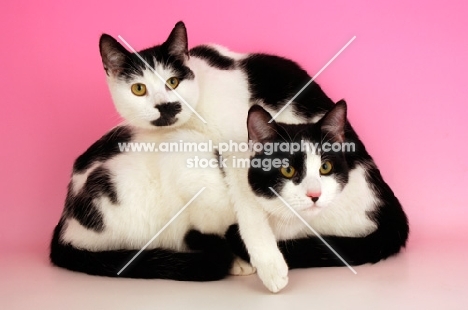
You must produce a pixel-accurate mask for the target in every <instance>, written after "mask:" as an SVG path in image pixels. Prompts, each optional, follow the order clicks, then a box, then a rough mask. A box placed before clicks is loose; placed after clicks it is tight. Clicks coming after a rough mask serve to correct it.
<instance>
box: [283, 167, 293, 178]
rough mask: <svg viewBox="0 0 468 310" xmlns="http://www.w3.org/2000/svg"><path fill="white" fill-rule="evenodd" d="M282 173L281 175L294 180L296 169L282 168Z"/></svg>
mask: <svg viewBox="0 0 468 310" xmlns="http://www.w3.org/2000/svg"><path fill="white" fill-rule="evenodd" d="M280 171H281V174H282V175H283V176H284V177H285V178H287V179H290V178H292V177H293V176H294V175H295V174H296V169H294V167H293V166H288V167H281V169H280Z"/></svg>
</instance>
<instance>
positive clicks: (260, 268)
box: [253, 253, 288, 293]
mask: <svg viewBox="0 0 468 310" xmlns="http://www.w3.org/2000/svg"><path fill="white" fill-rule="evenodd" d="M253 264H254V266H256V267H257V273H258V276H259V277H260V279H261V280H262V282H263V284H264V285H265V286H266V287H267V288H268V289H269V290H270V292H273V293H277V292H279V291H281V290H282V289H283V288H284V287H285V286H286V285H287V284H288V265H287V264H286V262H285V261H284V258H283V255H281V253H278V255H271V256H264V257H262V258H261V259H257V260H256V261H255V262H253Z"/></svg>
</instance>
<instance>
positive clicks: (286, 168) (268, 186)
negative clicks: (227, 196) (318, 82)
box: [247, 101, 349, 219]
mask: <svg viewBox="0 0 468 310" xmlns="http://www.w3.org/2000/svg"><path fill="white" fill-rule="evenodd" d="M270 120H271V115H270V114H269V113H268V112H267V111H265V110H264V109H263V108H262V107H260V106H258V105H257V106H253V107H252V108H251V109H250V110H249V115H248V120H247V127H248V132H249V140H250V141H251V142H252V143H253V144H254V145H255V144H257V145H262V146H263V149H261V150H260V148H256V147H254V150H255V151H256V153H255V154H254V155H253V156H252V157H251V166H250V168H249V171H248V181H249V184H250V187H251V188H252V190H253V191H254V193H255V194H256V195H257V196H258V197H259V201H260V203H261V204H262V205H263V207H264V209H265V210H266V211H267V212H269V213H271V214H272V215H276V216H279V217H282V218H286V219H287V218H292V217H295V215H294V214H293V213H292V211H291V210H289V208H288V207H286V206H285V205H284V203H283V202H282V201H281V200H280V199H279V198H278V197H277V195H276V194H275V192H276V193H277V194H279V195H280V196H281V197H282V198H283V199H284V200H285V201H286V202H287V203H288V204H289V205H290V206H291V207H292V208H294V209H295V210H296V211H297V212H298V213H299V214H300V215H301V216H303V217H304V218H310V217H312V216H314V215H316V214H317V213H318V212H320V211H321V210H322V209H324V208H327V207H329V206H330V205H332V204H333V201H334V199H335V198H336V197H337V196H338V195H339V194H340V193H341V191H342V190H343V188H344V186H345V185H346V183H347V181H348V172H349V168H348V165H347V163H346V159H345V154H344V152H343V149H342V148H341V149H340V150H338V146H340V147H341V146H342V143H343V142H344V140H345V134H344V133H345V124H346V103H345V102H344V101H341V102H339V103H337V104H336V105H335V107H334V108H333V109H332V110H330V111H329V112H328V113H327V114H325V116H324V117H323V118H322V119H321V120H320V121H318V122H317V123H315V124H312V123H310V124H295V125H290V124H282V123H276V122H275V121H272V122H271V123H269V121H270ZM288 145H289V147H288ZM299 146H300V148H299ZM332 146H333V147H334V148H333V147H332ZM298 148H299V149H298ZM258 150H260V151H258ZM275 162H276V164H275ZM268 168H269V169H268ZM272 189H273V190H274V191H272ZM273 201H274V203H272V202H273Z"/></svg>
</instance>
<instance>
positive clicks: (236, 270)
mask: <svg viewBox="0 0 468 310" xmlns="http://www.w3.org/2000/svg"><path fill="white" fill-rule="evenodd" d="M256 271H257V269H255V267H253V266H252V265H251V264H249V263H247V262H246V261H245V260H243V259H241V258H240V257H236V258H235V259H234V263H233V264H232V267H231V269H230V270H229V274H230V275H234V276H248V275H251V274H254V273H255V272H256Z"/></svg>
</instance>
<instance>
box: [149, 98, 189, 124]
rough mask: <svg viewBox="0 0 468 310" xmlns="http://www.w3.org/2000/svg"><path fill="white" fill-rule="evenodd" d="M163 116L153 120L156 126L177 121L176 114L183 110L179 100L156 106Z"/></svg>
mask: <svg viewBox="0 0 468 310" xmlns="http://www.w3.org/2000/svg"><path fill="white" fill-rule="evenodd" d="M155 108H156V109H158V110H159V112H160V113H161V116H160V117H159V118H158V119H156V120H154V121H152V122H151V124H153V125H154V126H170V125H172V124H174V123H175V122H177V118H176V115H177V114H179V113H180V112H181V111H182V105H181V104H180V103H179V102H166V103H161V104H158V105H156V106H155Z"/></svg>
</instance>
